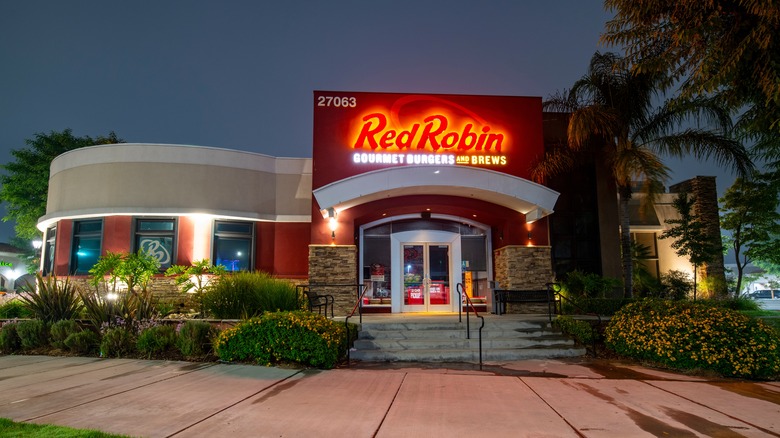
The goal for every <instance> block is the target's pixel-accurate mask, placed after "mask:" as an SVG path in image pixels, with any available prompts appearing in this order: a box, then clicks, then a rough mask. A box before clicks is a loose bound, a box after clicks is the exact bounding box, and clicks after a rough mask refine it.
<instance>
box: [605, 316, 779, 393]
mask: <svg viewBox="0 0 780 438" xmlns="http://www.w3.org/2000/svg"><path fill="white" fill-rule="evenodd" d="M605 342H606V344H607V346H608V347H609V348H611V349H612V350H614V351H615V352H617V353H619V354H621V355H625V356H629V357H633V358H636V359H640V360H649V361H652V362H655V363H658V364H662V365H665V366H668V367H672V368H678V369H710V370H714V371H716V372H718V373H720V374H722V375H724V376H733V377H748V378H761V379H763V378H771V377H775V376H777V375H779V374H780V336H778V334H777V332H775V331H774V330H773V329H772V328H770V327H768V326H767V325H766V324H764V323H763V322H761V321H759V320H756V319H754V318H751V317H749V316H747V315H744V314H742V313H740V312H737V311H734V310H730V309H724V308H719V307H713V306H711V305H704V304H701V303H697V302H687V301H662V300H641V301H637V302H635V303H632V304H629V305H627V306H625V307H624V308H623V309H621V310H620V311H619V312H618V313H616V314H615V316H613V317H612V319H611V321H610V323H609V325H608V326H607V330H606V333H605Z"/></svg>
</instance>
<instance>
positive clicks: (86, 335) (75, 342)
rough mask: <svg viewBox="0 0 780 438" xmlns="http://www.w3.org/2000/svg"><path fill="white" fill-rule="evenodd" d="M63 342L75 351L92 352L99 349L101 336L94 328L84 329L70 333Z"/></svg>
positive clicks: (78, 352) (80, 352)
mask: <svg viewBox="0 0 780 438" xmlns="http://www.w3.org/2000/svg"><path fill="white" fill-rule="evenodd" d="M63 343H64V344H65V347H66V348H67V349H68V350H70V351H72V352H74V353H77V354H91V353H94V352H95V351H97V350H98V346H99V345H100V336H98V334H97V333H95V332H93V331H92V330H82V331H80V332H75V333H71V334H70V335H68V337H67V338H65V341H64V342H63Z"/></svg>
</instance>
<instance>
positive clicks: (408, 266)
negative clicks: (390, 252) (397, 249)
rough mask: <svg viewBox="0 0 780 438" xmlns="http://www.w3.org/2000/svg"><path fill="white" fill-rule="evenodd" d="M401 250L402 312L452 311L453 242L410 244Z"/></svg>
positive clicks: (404, 245)
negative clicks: (451, 248) (451, 254)
mask: <svg viewBox="0 0 780 438" xmlns="http://www.w3.org/2000/svg"><path fill="white" fill-rule="evenodd" d="M402 249H403V251H402V261H403V265H402V266H403V290H402V299H403V311H405V312H437V311H438V312H447V311H451V310H452V302H451V300H452V298H451V296H450V245H449V244H448V243H409V244H403V247H402Z"/></svg>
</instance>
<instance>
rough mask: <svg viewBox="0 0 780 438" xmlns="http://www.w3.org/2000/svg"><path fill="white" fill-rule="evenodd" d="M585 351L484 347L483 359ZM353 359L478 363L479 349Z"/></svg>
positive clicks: (375, 353) (368, 354)
mask: <svg viewBox="0 0 780 438" xmlns="http://www.w3.org/2000/svg"><path fill="white" fill-rule="evenodd" d="M584 354H585V349H584V348H578V347H570V348H557V347H555V348H507V349H483V351H482V360H483V361H506V360H526V359H546V358H560V357H577V356H582V355H584ZM350 358H351V359H353V360H362V361H367V362H369V361H370V362H386V361H390V362H396V361H397V362H479V350H477V349H473V350H462V349H433V350H356V351H351V352H350Z"/></svg>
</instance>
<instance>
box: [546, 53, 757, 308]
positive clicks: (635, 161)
mask: <svg viewBox="0 0 780 438" xmlns="http://www.w3.org/2000/svg"><path fill="white" fill-rule="evenodd" d="M621 61H622V58H621V57H620V56H619V55H616V54H614V53H604V54H602V53H599V52H596V53H595V54H594V55H593V58H591V61H590V65H589V67H588V71H587V73H586V74H585V76H583V77H582V78H581V79H579V80H578V81H577V82H575V83H574V85H573V86H572V88H571V90H569V91H568V92H567V91H564V92H559V93H557V94H555V95H553V96H552V97H550V98H549V99H548V100H547V101H545V102H544V108H545V110H547V111H557V112H566V113H569V114H570V118H569V124H568V131H567V135H568V143H567V144H566V145H565V146H563V147H560V148H555V149H553V150H551V151H548V152H547V153H546V154H545V156H544V157H542V158H541V159H540V161H539V162H538V163H536V164H535V165H534V168H533V169H532V176H533V177H534V179H536V180H540V181H541V180H543V179H544V178H546V177H551V176H555V175H556V174H560V173H563V172H566V171H568V170H571V169H572V168H573V167H574V163H576V162H577V161H578V160H577V155H578V154H594V155H595V156H597V157H598V159H599V160H600V161H601V162H603V163H604V164H605V166H606V168H607V169H609V170H610V173H611V177H612V178H613V179H614V182H615V184H616V186H617V191H618V203H619V214H620V245H621V253H622V255H621V257H622V259H621V260H622V265H623V280H624V291H625V296H626V297H631V296H632V288H633V284H632V283H633V281H632V275H633V268H632V264H631V237H630V236H631V235H630V225H629V208H628V203H629V200H630V199H631V195H632V193H633V188H632V182H633V181H643V182H644V184H643V190H644V191H646V192H647V193H648V195H650V196H649V198H650V199H652V194H653V192H654V191H657V189H658V188H659V187H663V183H664V182H665V181H666V179H667V177H668V175H669V169H668V168H667V167H666V166H665V165H664V163H663V162H662V161H661V156H671V157H684V156H687V155H693V156H695V157H698V158H701V159H710V158H711V159H713V160H714V161H715V162H716V163H717V164H719V165H729V166H733V167H734V168H736V169H737V170H738V171H739V172H740V173H744V172H747V170H748V169H750V168H752V162H751V161H750V158H749V156H748V153H747V151H746V150H745V149H744V147H743V146H742V145H741V144H740V143H739V142H737V141H735V140H733V139H731V138H729V137H728V136H727V135H726V134H727V133H728V131H729V130H730V129H731V118H730V116H729V114H728V112H727V111H726V110H724V109H722V107H720V106H718V105H717V104H716V103H715V102H714V101H713V100H711V99H705V98H697V99H694V100H687V101H681V100H675V101H673V102H667V103H665V104H663V105H660V106H656V105H655V103H654V102H656V101H657V100H658V99H660V98H661V97H662V96H661V95H660V94H661V91H660V90H661V86H662V85H663V84H664V81H665V80H666V79H667V78H666V76H665V74H664V73H657V72H636V71H631V70H629V69H628V68H627V67H625V63H623V62H621ZM708 127H709V128H710V129H706V128H708Z"/></svg>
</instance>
